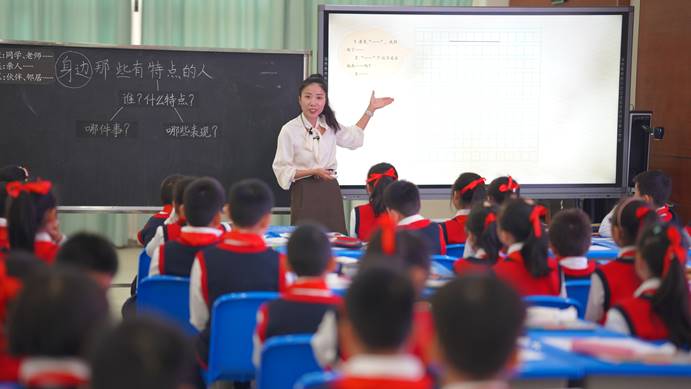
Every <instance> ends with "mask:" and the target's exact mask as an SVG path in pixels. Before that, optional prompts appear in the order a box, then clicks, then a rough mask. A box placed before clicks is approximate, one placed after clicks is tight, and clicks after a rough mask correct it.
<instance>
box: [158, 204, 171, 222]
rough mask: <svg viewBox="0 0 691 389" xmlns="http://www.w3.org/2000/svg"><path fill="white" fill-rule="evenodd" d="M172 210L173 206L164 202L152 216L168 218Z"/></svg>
mask: <svg viewBox="0 0 691 389" xmlns="http://www.w3.org/2000/svg"><path fill="white" fill-rule="evenodd" d="M172 211H173V206H172V205H170V204H166V205H164V206H163V209H162V210H160V211H158V213H155V214H154V218H156V219H168V217H170V213H171V212H172Z"/></svg>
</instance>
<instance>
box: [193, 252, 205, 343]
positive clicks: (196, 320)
mask: <svg viewBox="0 0 691 389" xmlns="http://www.w3.org/2000/svg"><path fill="white" fill-rule="evenodd" d="M208 322H209V307H208V306H207V305H206V300H204V295H203V293H202V268H201V266H200V265H199V259H197V258H195V259H194V262H193V263H192V270H191V271H190V323H191V324H192V325H193V326H194V328H196V329H198V330H199V331H203V330H204V328H205V327H206V323H208Z"/></svg>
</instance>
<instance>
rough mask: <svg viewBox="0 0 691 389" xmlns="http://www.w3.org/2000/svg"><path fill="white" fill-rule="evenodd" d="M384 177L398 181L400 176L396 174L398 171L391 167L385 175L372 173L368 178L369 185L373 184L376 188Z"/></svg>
mask: <svg viewBox="0 0 691 389" xmlns="http://www.w3.org/2000/svg"><path fill="white" fill-rule="evenodd" d="M382 177H391V178H393V179H394V180H397V179H398V174H396V170H395V169H394V168H392V167H390V168H389V170H387V171H385V172H384V173H372V174H370V175H369V176H367V184H372V186H375V185H377V182H379V180H380V179H381V178H382Z"/></svg>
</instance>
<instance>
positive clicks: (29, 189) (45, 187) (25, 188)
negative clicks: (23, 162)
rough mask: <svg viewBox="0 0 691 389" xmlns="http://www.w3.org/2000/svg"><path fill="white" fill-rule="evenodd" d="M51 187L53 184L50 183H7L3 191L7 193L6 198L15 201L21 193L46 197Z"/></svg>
mask: <svg viewBox="0 0 691 389" xmlns="http://www.w3.org/2000/svg"><path fill="white" fill-rule="evenodd" d="M52 187H53V184H52V183H51V182H50V181H33V182H27V183H22V182H20V181H12V182H9V183H7V186H6V187H5V190H6V191H7V195H8V196H10V197H11V198H13V199H16V198H17V197H18V196H19V194H20V193H21V192H26V193H36V194H40V195H47V194H48V193H49V192H50V190H51V188H52Z"/></svg>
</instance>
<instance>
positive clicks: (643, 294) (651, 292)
mask: <svg viewBox="0 0 691 389" xmlns="http://www.w3.org/2000/svg"><path fill="white" fill-rule="evenodd" d="M655 293H657V288H648V289H645V290H644V291H642V292H641V294H640V295H639V296H638V297H643V298H648V299H649V298H652V297H653V296H654V295H655Z"/></svg>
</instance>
